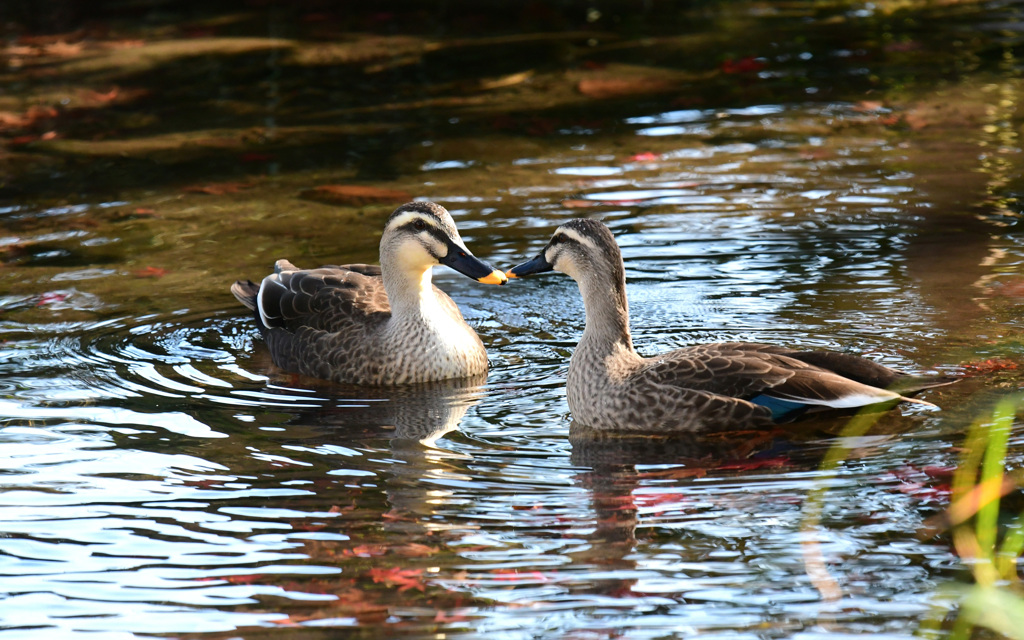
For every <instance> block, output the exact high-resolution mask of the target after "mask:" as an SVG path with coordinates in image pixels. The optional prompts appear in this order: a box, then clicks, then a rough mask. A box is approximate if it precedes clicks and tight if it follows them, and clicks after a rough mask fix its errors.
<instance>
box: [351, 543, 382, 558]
mask: <svg viewBox="0 0 1024 640" xmlns="http://www.w3.org/2000/svg"><path fill="white" fill-rule="evenodd" d="M384 553H385V549H384V545H380V544H361V545H358V546H355V547H352V548H351V549H345V550H343V551H342V552H341V555H343V556H349V557H354V558H372V557H374V556H382V555H384Z"/></svg>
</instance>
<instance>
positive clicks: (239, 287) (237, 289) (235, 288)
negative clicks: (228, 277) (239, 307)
mask: <svg viewBox="0 0 1024 640" xmlns="http://www.w3.org/2000/svg"><path fill="white" fill-rule="evenodd" d="M259 291H260V286H259V285H258V284H256V283H255V282H253V281H252V280H244V281H243V280H236V281H235V283H234V284H233V285H231V293H233V294H234V296H235V298H237V299H238V301H239V302H241V303H242V304H244V305H245V306H246V307H248V308H249V310H250V311H255V310H256V294H258V293H259Z"/></svg>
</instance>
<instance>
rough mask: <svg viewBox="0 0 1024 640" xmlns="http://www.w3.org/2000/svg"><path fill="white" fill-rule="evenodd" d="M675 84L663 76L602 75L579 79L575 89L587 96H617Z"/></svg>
mask: <svg viewBox="0 0 1024 640" xmlns="http://www.w3.org/2000/svg"><path fill="white" fill-rule="evenodd" d="M677 84H678V83H676V82H673V81H671V80H668V79H665V78H652V77H647V78H644V77H638V78H634V77H622V76H619V77H616V76H603V77H600V78H585V79H583V80H580V82H579V84H577V85H576V89H577V90H578V91H579V92H580V93H582V94H583V95H585V96H587V97H588V98H619V97H625V96H632V95H642V94H647V93H661V92H665V91H671V90H672V89H674V88H675V87H676V86H677Z"/></svg>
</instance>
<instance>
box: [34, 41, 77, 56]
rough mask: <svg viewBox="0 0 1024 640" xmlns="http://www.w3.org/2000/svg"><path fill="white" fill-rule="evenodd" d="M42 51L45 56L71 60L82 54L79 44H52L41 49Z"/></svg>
mask: <svg viewBox="0 0 1024 640" xmlns="http://www.w3.org/2000/svg"><path fill="white" fill-rule="evenodd" d="M43 51H44V52H45V53H46V54H47V55H51V56H58V57H61V58H71V57H74V56H77V55H81V53H82V43H81V42H74V43H71V42H64V41H60V42H54V43H53V44H48V45H46V46H44V47H43Z"/></svg>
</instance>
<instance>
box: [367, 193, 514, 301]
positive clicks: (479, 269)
mask: <svg viewBox="0 0 1024 640" xmlns="http://www.w3.org/2000/svg"><path fill="white" fill-rule="evenodd" d="M380 255H381V263H382V264H384V263H385V262H387V263H388V264H389V267H393V268H396V269H398V270H401V271H404V272H407V273H409V274H410V275H415V274H421V273H424V272H426V271H428V270H429V269H430V267H432V266H433V265H435V264H443V265H447V266H449V267H451V268H452V269H455V270H456V271H458V272H459V273H461V274H463V275H465V276H468V277H470V278H472V279H474V280H476V281H477V282H483V283H484V284H505V283H506V282H508V278H506V277H505V274H503V273H502V272H500V271H498V270H497V269H495V268H494V267H492V266H491V265H489V264H487V263H486V262H484V261H482V260H480V259H479V258H477V257H476V256H474V255H473V254H472V252H470V250H469V249H467V248H466V245H465V243H463V242H462V238H461V237H460V236H459V230H458V229H456V228H455V221H454V220H452V216H451V214H450V213H448V210H447V209H445V208H444V207H442V206H441V205H439V204H434V203H433V202H408V203H406V204H403V205H402V206H400V207H398V208H397V209H395V212H394V213H392V214H391V217H390V218H388V221H387V224H386V225H384V235H382V236H381V239H380Z"/></svg>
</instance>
